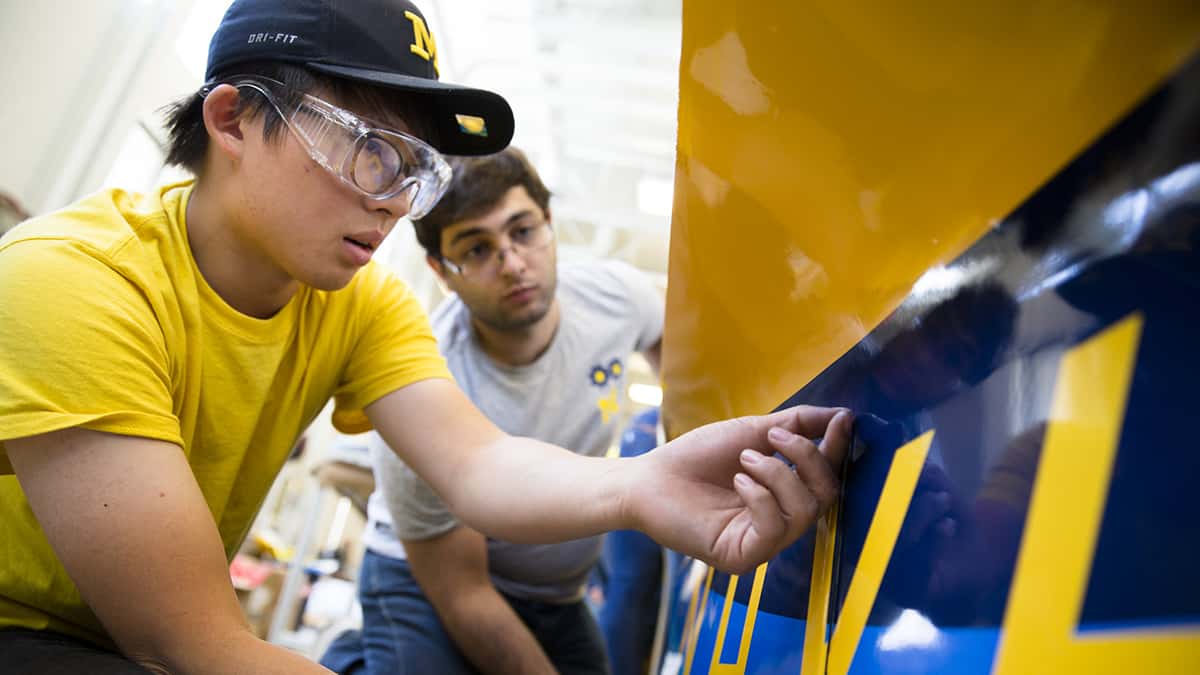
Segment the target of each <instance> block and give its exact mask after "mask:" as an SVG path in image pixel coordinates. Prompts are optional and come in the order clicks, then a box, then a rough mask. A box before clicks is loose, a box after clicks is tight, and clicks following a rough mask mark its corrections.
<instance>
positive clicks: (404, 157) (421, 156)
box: [201, 76, 453, 218]
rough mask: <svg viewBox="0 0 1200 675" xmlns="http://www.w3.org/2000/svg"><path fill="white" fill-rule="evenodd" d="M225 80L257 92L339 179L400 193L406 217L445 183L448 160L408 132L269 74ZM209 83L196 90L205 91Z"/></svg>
mask: <svg viewBox="0 0 1200 675" xmlns="http://www.w3.org/2000/svg"><path fill="white" fill-rule="evenodd" d="M227 83H228V84H230V85H232V86H234V87H237V88H238V89H242V88H248V89H252V90H254V91H257V92H258V93H260V94H262V95H263V97H264V98H266V99H267V102H268V103H270V104H271V107H273V108H274V109H275V111H276V112H277V113H279V116H280V117H281V118H282V119H283V121H284V123H285V124H286V125H287V127H288V129H289V130H290V131H291V132H292V135H293V136H295V137H296V138H297V139H298V140H299V141H300V144H301V145H302V146H304V148H305V150H306V151H307V152H308V154H309V156H310V157H312V159H313V160H314V161H316V162H317V163H318V164H320V165H321V166H323V167H325V169H326V170H328V171H329V172H330V173H332V174H333V175H334V176H336V177H337V178H338V179H339V180H341V181H342V182H344V183H346V184H347V185H349V186H351V187H353V188H354V189H355V190H357V191H358V192H360V193H362V194H364V195H366V196H368V197H370V198H372V199H379V200H383V199H393V198H395V197H399V196H401V195H403V196H404V197H405V198H406V199H407V201H408V216H409V217H410V218H422V217H424V216H425V215H427V214H428V213H429V211H431V210H432V209H433V207H434V205H435V204H437V202H438V200H439V199H441V198H442V195H443V194H445V192H446V189H447V188H448V187H449V185H450V178H451V176H452V175H453V172H452V170H451V169H450V165H449V164H447V163H446V160H445V159H443V158H442V156H441V153H439V152H438V151H437V150H435V149H434V148H433V147H432V146H430V145H429V144H427V143H425V142H424V141H422V140H420V139H418V138H416V137H414V136H410V135H409V134H406V133H403V132H400V131H393V130H391V129H383V128H380V127H377V126H373V124H369V123H368V122H367V121H366V120H364V119H363V118H361V117H359V116H358V115H355V114H354V113H352V112H350V111H349V110H346V109H344V108H339V107H337V106H335V105H333V104H332V103H329V102H328V101H325V100H322V99H320V98H317V97H316V96H312V95H310V94H297V93H292V92H289V90H288V89H287V87H286V85H284V84H283V83H282V82H278V81H276V80H272V79H270V78H266V77H259V76H255V77H240V78H233V79H231V80H229V81H228V82H227ZM212 86H215V85H210V86H208V87H206V88H205V89H204V90H201V93H202V94H204V95H207V93H208V90H209V89H211V87H212Z"/></svg>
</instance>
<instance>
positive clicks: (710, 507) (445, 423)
mask: <svg viewBox="0 0 1200 675" xmlns="http://www.w3.org/2000/svg"><path fill="white" fill-rule="evenodd" d="M367 414H368V416H370V418H371V421H372V423H373V424H374V425H375V427H376V429H378V430H379V433H380V435H381V436H383V439H384V440H385V441H386V442H387V443H388V445H390V446H391V447H392V448H393V449H394V450H395V451H396V452H397V453H399V454H400V456H401V458H402V459H404V460H405V462H407V463H408V464H409V465H410V466H411V467H413V469H414V470H415V471H416V472H417V473H418V474H420V475H421V476H422V477H423V478H424V479H425V480H427V481H428V482H429V483H430V484H431V485H432V486H433V488H434V490H436V491H437V492H438V494H439V495H440V496H441V497H442V498H443V499H444V500H445V501H446V502H447V504H448V505H449V506H450V508H451V510H452V511H454V513H455V514H456V515H457V516H458V517H459V518H461V519H462V520H463V521H464V522H466V523H468V524H470V525H472V526H473V527H475V528H477V529H479V530H481V531H483V532H485V533H487V534H490V535H492V536H495V537H498V538H501V539H507V540H509V541H516V542H528V543H534V542H556V541H565V540H568V539H578V538H581V537H585V536H590V535H594V534H597V533H600V532H604V531H607V530H614V529H624V528H636V529H640V530H642V531H644V532H646V533H647V534H649V535H650V536H651V537H654V538H655V539H656V540H658V541H659V542H660V543H663V544H665V545H667V546H668V547H670V548H673V549H675V550H678V551H680V552H683V553H686V554H689V555H692V556H695V557H697V558H700V559H701V560H705V561H707V562H709V563H711V564H713V565H715V566H717V567H719V568H721V569H726V570H732V571H744V570H746V569H750V568H752V567H754V566H755V565H757V564H759V563H761V562H763V561H765V560H767V559H769V558H770V557H771V556H772V555H774V554H775V553H776V552H777V551H779V550H781V549H782V548H783V547H785V546H787V545H788V544H790V543H791V542H792V541H794V540H795V539H797V538H798V537H799V536H800V535H801V534H803V533H804V532H805V531H807V530H808V528H809V527H811V526H812V524H813V523H814V522H815V521H816V519H817V518H819V517H820V516H821V514H823V513H824V512H825V510H826V509H828V508H829V507H830V506H831V505H832V504H833V501H834V499H836V496H837V490H838V481H837V477H836V473H835V467H838V466H840V464H841V460H842V457H843V456H844V454H845V450H846V446H847V444H848V442H849V437H850V421H851V416H850V415H849V414H848V413H846V412H843V411H839V410H835V409H824V408H808V407H804V406H801V407H797V408H791V409H789V410H784V411H781V412H778V413H773V414H771V415H765V416H759V417H745V418H739V419H734V420H727V421H724V422H718V423H715V424H710V425H708V426H705V427H701V428H700V429H696V430H694V431H692V432H690V433H688V434H685V435H683V436H681V437H680V438H677V439H675V440H674V441H672V442H671V443H668V444H667V445H665V446H663V447H662V448H660V449H659V450H656V451H655V452H652V453H648V454H646V455H643V456H641V457H636V458H630V459H604V458H592V457H580V456H578V455H575V454H573V453H571V452H568V451H567V450H564V449H562V448H559V447H557V446H553V445H549V444H547V443H542V442H540V441H536V440H533V439H528V438H516V437H511V436H508V435H506V434H504V433H503V432H501V431H500V430H499V429H497V428H496V427H495V425H493V424H492V423H491V422H490V421H488V419H487V418H486V417H484V416H483V414H482V413H480V412H479V410H478V409H477V408H475V406H474V405H473V404H472V403H471V402H470V400H469V399H467V397H466V396H465V395H464V394H463V393H462V391H461V390H459V389H458V387H457V385H455V384H454V383H453V382H450V381H447V380H436V379H435V380H424V381H421V382H418V383H416V384H412V385H409V386H407V387H404V388H403V389H399V390H397V391H394V392H392V393H391V394H388V395H387V396H384V397H383V398H381V399H379V400H378V401H376V402H375V403H373V404H371V405H370V406H368V408H367ZM773 430H777V431H773ZM769 432H771V433H769ZM819 436H823V437H824V440H823V441H822V443H821V446H820V447H818V446H817V445H816V444H814V443H813V442H812V441H810V440H809V439H810V438H815V437H819ZM744 450H749V452H743V451H744ZM776 452H779V453H782V454H783V455H784V456H785V457H787V458H788V459H789V460H790V461H791V462H793V463H794V464H795V469H794V470H793V469H791V468H789V466H788V465H787V464H785V463H784V462H782V461H780V460H779V459H778V458H775V457H772V456H771V455H774V454H775V453H776Z"/></svg>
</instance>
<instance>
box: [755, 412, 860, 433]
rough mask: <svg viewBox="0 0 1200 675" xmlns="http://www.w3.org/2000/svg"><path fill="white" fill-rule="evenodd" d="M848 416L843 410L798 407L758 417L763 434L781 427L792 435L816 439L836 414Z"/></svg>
mask: <svg viewBox="0 0 1200 675" xmlns="http://www.w3.org/2000/svg"><path fill="white" fill-rule="evenodd" d="M843 412H844V413H846V414H850V411H849V410H847V409H845V408H814V407H812V406H807V405H798V406H795V407H792V408H785V409H783V410H779V411H777V412H773V413H770V414H769V415H763V416H762V417H759V418H758V420H759V423H760V424H761V425H762V430H763V431H764V432H765V431H766V430H768V429H770V428H771V427H783V428H784V429H787V430H788V431H790V432H792V433H793V434H800V435H801V436H807V437H809V438H817V437H819V436H822V435H823V434H825V430H826V427H828V426H829V424H830V423H831V422H832V421H833V418H834V417H836V416H837V414H838V413H843Z"/></svg>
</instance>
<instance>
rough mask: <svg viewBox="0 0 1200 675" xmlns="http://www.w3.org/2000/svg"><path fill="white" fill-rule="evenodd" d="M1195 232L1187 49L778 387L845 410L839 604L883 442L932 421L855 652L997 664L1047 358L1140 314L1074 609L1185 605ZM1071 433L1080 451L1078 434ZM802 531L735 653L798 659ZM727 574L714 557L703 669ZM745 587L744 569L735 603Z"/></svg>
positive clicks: (808, 569) (859, 662)
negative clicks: (855, 328)
mask: <svg viewBox="0 0 1200 675" xmlns="http://www.w3.org/2000/svg"><path fill="white" fill-rule="evenodd" d="M997 114H1002V111H997ZM1198 247H1200V60H1194V61H1193V62H1192V63H1190V64H1189V65H1187V66H1185V67H1184V68H1183V69H1182V70H1181V71H1180V72H1179V73H1177V74H1176V76H1175V77H1173V78H1171V80H1170V81H1168V82H1166V83H1165V84H1164V85H1163V86H1162V87H1161V88H1160V89H1159V90H1158V91H1157V92H1156V93H1154V94H1153V95H1152V96H1150V97H1148V98H1147V99H1146V100H1145V101H1143V102H1142V103H1140V104H1139V105H1138V107H1137V108H1136V109H1135V110H1133V111H1131V112H1130V114H1129V115H1128V116H1127V117H1126V118H1125V119H1123V120H1122V121H1121V122H1120V123H1119V124H1117V125H1115V126H1114V127H1113V128H1112V129H1111V130H1110V131H1109V132H1108V133H1106V134H1105V135H1104V136H1103V137H1102V138H1100V139H1099V140H1098V141H1097V142H1096V143H1095V144H1094V145H1093V146H1092V147H1091V148H1089V149H1088V150H1087V151H1086V152H1084V153H1082V154H1081V155H1080V156H1079V157H1077V158H1076V159H1075V160H1074V161H1072V162H1071V163H1070V164H1069V165H1068V166H1067V167H1065V168H1064V169H1063V170H1062V172H1060V173H1059V174H1058V175H1057V176H1055V177H1054V178H1053V179H1052V180H1051V181H1049V182H1048V183H1047V184H1046V185H1045V186H1043V187H1042V188H1041V189H1040V190H1039V191H1038V192H1037V193H1036V194H1034V195H1033V196H1032V197H1031V198H1030V199H1029V200H1027V201H1026V202H1025V203H1024V204H1022V205H1021V206H1020V207H1019V208H1018V209H1016V210H1015V211H1014V212H1013V213H1012V214H1011V215H1010V216H1009V217H1008V218H1006V219H1005V220H1004V222H1002V223H1001V224H1000V225H999V226H998V227H996V228H995V229H994V230H993V231H992V232H990V233H989V234H988V235H987V236H985V237H984V238H982V239H980V240H979V241H978V242H976V244H974V245H973V246H972V247H971V248H970V249H969V250H968V251H967V252H966V253H964V254H963V255H962V256H960V257H959V258H957V259H956V260H954V261H953V262H951V263H949V264H947V265H946V266H944V267H941V268H935V269H931V270H929V272H928V273H927V274H926V275H925V276H923V277H922V278H921V280H919V281H918V283H917V284H916V285H915V286H914V289H913V292H912V294H911V295H910V296H909V297H908V298H907V299H906V300H905V302H904V303H903V304H902V305H901V306H900V307H899V308H898V309H897V310H896V311H895V312H894V313H893V314H892V315H891V316H890V317H889V318H888V319H887V320H886V321H884V322H883V323H882V324H881V325H880V326H878V327H877V328H876V329H875V330H874V331H872V332H871V334H870V335H868V336H867V337H866V338H864V339H863V340H862V341H861V342H860V343H859V344H858V345H856V346H855V347H854V348H853V349H852V350H850V351H849V352H847V353H846V354H845V355H844V356H843V357H842V358H840V359H839V360H838V361H837V362H835V363H834V364H832V365H831V366H830V367H829V368H827V369H826V370H825V371H824V372H823V373H821V375H820V376H818V377H817V378H815V379H814V380H813V381H812V382H811V383H809V384H808V385H807V386H805V387H804V388H803V389H802V390H800V391H799V392H797V393H796V394H795V395H794V396H792V397H791V398H789V399H788V401H786V402H785V403H784V404H783V405H781V406H780V407H781V408H782V407H788V406H791V405H795V404H800V403H805V404H811V405H831V406H846V407H849V408H852V409H854V410H855V411H857V414H858V421H857V423H856V429H855V450H854V452H853V453H852V458H851V459H850V460H848V462H847V466H846V467H845V472H844V474H845V479H844V481H845V489H844V493H843V501H842V506H841V511H840V513H841V516H840V520H839V523H838V529H839V536H838V544H837V551H836V559H835V560H836V562H835V565H834V579H833V592H832V597H831V608H830V609H831V614H832V616H833V617H834V618H835V619H836V617H837V615H838V612H839V611H840V610H841V607H842V605H843V603H844V601H845V597H846V593H847V590H848V588H849V584H850V580H851V577H852V575H853V573H854V570H855V566H856V565H857V563H858V559H859V556H860V554H861V551H862V547H863V543H864V540H865V537H866V532H867V529H868V527H869V525H870V521H871V518H872V516H873V515H874V513H875V509H876V505H877V503H878V500H879V495H880V492H881V490H882V488H883V484H884V480H885V478H886V475H887V471H888V469H889V467H890V465H891V461H892V457H893V455H894V453H895V451H896V450H897V449H898V448H900V447H901V446H903V445H904V444H905V443H907V442H909V441H911V440H913V439H914V438H916V437H917V436H919V435H920V434H922V433H924V432H926V431H934V434H935V435H934V439H933V442H932V445H931V447H930V452H929V456H928V459H927V461H926V464H925V466H924V467H923V470H922V473H921V476H920V478H919V481H918V485H917V489H916V492H915V493H914V496H913V500H912V503H911V505H910V507H909V510H908V512H907V513H906V514H905V518H904V523H903V525H902V528H901V533H900V536H899V538H898V541H897V542H896V546H895V550H894V552H893V555H892V558H891V561H890V563H889V565H888V568H887V572H886V574H885V576H884V579H883V582H882V584H881V585H880V588H879V594H878V596H877V599H876V602H875V604H874V606H873V607H872V609H871V612H870V615H869V617H868V620H867V626H866V629H865V630H864V633H863V637H862V639H861V641H860V642H859V645H858V649H857V651H856V656H855V659H854V662H853V664H852V668H851V670H852V671H853V672H856V673H857V672H861V673H885V672H953V673H984V672H988V671H990V669H991V664H992V659H993V657H994V651H995V647H996V644H997V642H998V641H999V640H1001V639H1002V634H1003V630H1002V623H1003V619H1004V611H1005V607H1006V602H1007V598H1008V593H1009V587H1010V584H1011V581H1012V575H1013V571H1014V568H1015V561H1016V556H1017V553H1018V549H1019V546H1020V541H1021V536H1022V533H1023V529H1024V524H1025V518H1026V511H1027V508H1028V503H1029V497H1030V493H1031V490H1032V484H1033V480H1034V478H1035V476H1036V474H1037V469H1038V462H1039V458H1040V454H1041V449H1042V442H1043V436H1044V435H1045V429H1046V421H1047V418H1048V415H1049V411H1050V402H1051V396H1052V393H1053V387H1054V383H1055V380H1056V377H1057V374H1058V367H1059V363H1060V360H1061V358H1062V356H1063V354H1064V353H1066V352H1067V351H1068V350H1070V349H1071V348H1072V347H1074V346H1076V345H1078V344H1080V343H1081V342H1083V341H1084V340H1086V339H1088V338H1089V337H1091V336H1093V335H1094V334H1096V333H1097V332H1098V331H1100V330H1102V329H1104V328H1105V327H1107V326H1110V325H1112V324H1113V323H1114V322H1117V321H1119V320H1121V319H1123V318H1125V317H1127V316H1130V315H1131V314H1135V313H1136V314H1139V315H1140V316H1141V317H1142V319H1143V329H1142V336H1141V342H1140V345H1139V349H1138V356H1137V360H1136V363H1135V370H1134V374H1133V379H1132V383H1131V387H1130V392H1129V400H1128V405H1127V409H1126V410H1125V411H1124V416H1125V419H1124V423H1123V427H1122V431H1121V435H1120V440H1119V446H1118V450H1117V455H1116V459H1115V464H1114V471H1113V475H1112V480H1111V483H1110V486H1109V490H1108V495H1107V501H1106V503H1105V507H1104V515H1103V518H1102V521H1101V528H1100V532H1099V540H1098V543H1097V546H1096V552H1095V559H1094V563H1093V566H1092V569H1091V570H1090V574H1089V578H1088V587H1087V594H1086V597H1085V599H1084V605H1083V609H1082V612H1081V616H1080V617H1079V623H1080V629H1079V630H1080V631H1081V632H1086V631H1088V630H1093V629H1098V628H1104V629H1108V630H1111V629H1113V628H1129V627H1145V626H1156V625H1171V626H1178V625H1180V624H1186V625H1194V624H1200V574H1197V572H1196V560H1198V559H1200V485H1197V483H1198V481H1200V443H1198V441H1197V432H1196V428H1197V427H1196V424H1195V423H1194V422H1193V421H1192V420H1193V417H1192V415H1193V414H1195V411H1196V410H1198V409H1200V394H1198V393H1197V383H1200V254H1198V252H1197V249H1198ZM1072 451H1073V452H1075V453H1076V454H1077V457H1076V460H1075V461H1078V462H1080V463H1084V462H1088V461H1089V460H1090V457H1091V451H1092V449H1091V448H1087V447H1079V448H1075V449H1073V450H1072ZM813 543H814V540H813V536H812V535H811V534H810V535H809V536H807V537H805V538H803V539H801V540H799V541H798V542H796V543H795V544H794V545H793V546H791V547H790V548H788V549H787V550H785V551H784V552H783V553H782V554H780V556H778V557H777V558H776V559H775V560H773V561H772V562H771V564H770V567H769V568H768V572H767V578H766V583H765V587H764V593H763V596H762V599H761V605H760V613H759V615H758V618H757V621H758V623H757V625H756V628H755V635H754V639H753V642H752V643H751V648H750V658H749V661H750V663H749V664H748V669H747V672H796V670H797V664H798V663H799V660H798V659H799V656H800V654H801V651H802V645H803V624H804V621H803V619H804V618H805V616H806V614H807V608H808V592H809V580H810V577H811V574H812V552H813ZM727 584H728V577H727V576H726V575H722V574H718V575H716V577H715V578H714V583H713V589H712V595H711V596H710V598H709V605H708V607H707V609H706V612H705V617H703V618H704V620H705V621H706V622H707V623H704V624H703V626H702V632H701V636H700V640H699V641H698V643H697V651H696V654H695V660H694V663H693V670H695V671H696V672H706V671H707V664H708V662H709V659H711V654H712V650H713V649H714V647H715V646H714V644H713V643H714V638H715V632H716V621H717V619H719V614H720V607H721V604H722V599H723V596H724V593H725V588H726V587H727ZM749 590H750V583H749V582H748V580H747V582H746V583H740V584H739V587H738V589H737V593H736V595H735V600H736V602H737V603H738V605H737V607H738V610H737V611H738V612H741V613H740V614H738V617H741V616H744V611H745V610H744V607H745V605H746V604H747V603H748V594H749ZM681 614H682V612H680V611H677V612H676V616H677V617H678V616H680V615H681ZM673 625H675V624H673ZM734 625H740V618H739V619H738V623H737V624H733V622H732V620H731V630H730V635H731V638H730V639H731V640H732V639H733V636H734V635H735V633H736V631H735V630H734V629H733V628H732V626H734ZM784 626H790V627H792V628H795V627H797V626H799V627H800V629H799V630H791V629H789V628H784ZM710 631H711V632H710ZM776 631H784V632H782V633H779V634H777V632H776ZM675 644H676V645H678V642H675ZM727 644H728V643H727ZM734 653H735V652H734V651H733V647H729V651H726V652H725V654H726V655H727V658H725V659H723V660H725V661H732V660H733V659H732V655H733V654H734Z"/></svg>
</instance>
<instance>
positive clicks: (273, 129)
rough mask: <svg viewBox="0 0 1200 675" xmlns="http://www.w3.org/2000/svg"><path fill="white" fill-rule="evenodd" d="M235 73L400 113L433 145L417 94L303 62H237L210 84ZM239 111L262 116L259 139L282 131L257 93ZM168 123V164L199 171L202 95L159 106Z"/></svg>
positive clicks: (292, 91) (381, 113)
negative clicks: (334, 73)
mask: <svg viewBox="0 0 1200 675" xmlns="http://www.w3.org/2000/svg"><path fill="white" fill-rule="evenodd" d="M239 75H260V76H264V77H269V78H271V79H273V80H278V81H280V82H282V83H283V84H284V85H286V87H287V90H288V93H289V95H295V96H299V95H300V94H308V93H320V94H321V95H328V96H331V97H333V99H334V101H335V102H337V103H338V104H339V105H346V106H352V107H354V108H355V109H356V110H360V111H363V113H364V114H365V115H366V116H368V117H375V118H382V120H387V119H390V118H394V117H399V118H401V119H403V120H404V122H405V124H407V125H408V128H409V131H410V132H411V133H412V134H413V135H414V136H416V137H418V138H420V139H421V140H423V141H425V142H426V143H429V144H430V145H436V144H437V138H434V137H433V136H434V125H433V124H432V121H431V120H430V118H429V113H428V107H427V106H426V105H424V104H423V101H422V97H421V95H420V94H414V93H409V92H401V91H398V90H395V89H389V88H386V87H381V86H377V85H371V84H366V83H362V82H356V81H353V80H347V79H343V78H337V77H331V76H329V75H325V74H322V73H318V72H316V71H312V70H308V69H306V68H304V67H302V66H297V65H291V64H287V63H282V62H278V61H255V62H248V63H239V64H237V65H234V66H230V67H229V68H228V69H227V70H225V71H222V72H219V73H217V74H216V75H215V76H214V77H213V78H212V80H211V82H210V83H219V82H222V81H226V80H229V79H233V78H235V77H237V76H239ZM237 105H238V110H237V112H238V114H243V113H246V114H248V115H249V116H250V117H251V118H254V117H257V116H259V115H264V113H266V114H265V115H264V116H263V138H264V139H266V140H267V141H268V142H273V141H275V140H276V139H277V138H278V137H279V135H280V134H281V133H282V132H283V130H284V124H283V120H282V119H281V118H280V117H279V115H277V114H274V109H273V108H272V107H271V104H270V103H269V102H268V101H267V100H266V99H265V98H263V97H262V96H239V97H238V104H237ZM164 111H165V112H164V115H165V118H166V119H165V122H166V127H167V136H168V140H167V158H166V163H167V164H174V165H176V166H181V167H183V168H185V169H188V170H189V171H191V172H192V173H194V174H196V175H200V171H201V168H202V167H203V165H204V153H205V152H206V151H207V150H208V130H207V129H205V127H204V96H203V95H201V93H200V92H199V91H197V92H195V93H193V94H191V95H189V96H186V97H184V98H182V99H179V100H178V101H175V102H174V103H172V104H169V105H168V106H166V108H165V109H164Z"/></svg>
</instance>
